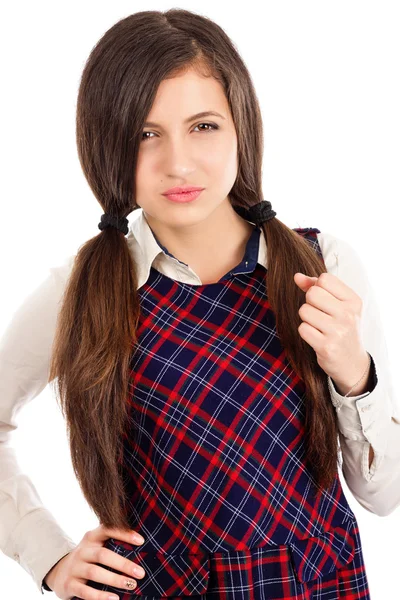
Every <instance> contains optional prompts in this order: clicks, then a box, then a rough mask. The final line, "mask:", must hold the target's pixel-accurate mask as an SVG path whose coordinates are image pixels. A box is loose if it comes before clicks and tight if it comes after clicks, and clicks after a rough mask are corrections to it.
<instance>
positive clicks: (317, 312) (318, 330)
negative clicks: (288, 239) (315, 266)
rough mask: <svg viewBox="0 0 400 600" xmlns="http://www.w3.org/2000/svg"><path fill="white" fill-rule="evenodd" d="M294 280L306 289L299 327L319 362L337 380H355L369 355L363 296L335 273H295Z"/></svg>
mask: <svg viewBox="0 0 400 600" xmlns="http://www.w3.org/2000/svg"><path fill="white" fill-rule="evenodd" d="M294 281H295V283H296V285H298V286H299V288H300V289H301V290H303V291H304V292H306V302H305V304H302V305H301V307H300V309H299V315H300V317H301V319H302V320H303V322H302V323H301V324H300V325H299V327H298V331H299V334H300V336H301V337H302V338H303V339H304V340H305V341H306V342H307V343H308V344H310V346H311V347H312V348H313V349H314V350H315V352H316V355H317V361H318V364H319V366H320V367H321V368H322V369H323V370H324V371H325V373H326V374H327V375H328V376H330V377H331V378H332V379H334V380H338V381H353V380H354V378H356V377H357V375H356V373H359V374H360V376H361V375H362V368H363V367H362V366H363V365H365V359H366V350H365V349H364V348H363V345H362V341H361V326H360V325H361V311H362V306H363V303H362V299H361V298H360V297H359V296H358V295H357V294H356V293H355V292H354V290H352V289H351V288H350V287H349V286H348V285H346V284H345V283H344V282H343V281H342V280H341V279H339V278H338V277H336V276H335V275H333V274H332V273H322V274H321V275H320V276H319V277H310V276H308V275H305V274H303V273H295V275H294ZM364 368H365V367H364ZM354 383H356V382H355V381H354Z"/></svg>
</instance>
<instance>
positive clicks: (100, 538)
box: [45, 525, 144, 600]
mask: <svg viewBox="0 0 400 600" xmlns="http://www.w3.org/2000/svg"><path fill="white" fill-rule="evenodd" d="M133 533H134V532H133V531H126V530H119V529H107V528H105V527H104V526H103V525H99V527H96V529H93V530H91V531H87V532H86V533H85V535H84V536H83V538H82V540H81V541H80V543H79V544H78V545H77V546H76V548H74V549H73V550H72V551H71V552H69V554H67V555H66V556H64V557H63V558H62V559H61V560H59V561H58V562H57V563H56V564H55V565H54V566H53V567H52V569H50V571H49V572H48V573H47V575H46V577H45V582H46V583H47V585H48V586H49V588H51V589H52V590H53V592H55V594H56V596H57V598H61V599H62V600H69V599H71V598H73V597H74V596H77V597H78V598H81V599H82V600H103V599H104V600H108V598H110V596H112V594H111V593H110V592H100V591H99V590H97V589H95V588H92V587H90V586H87V585H85V583H87V581H88V580H89V579H90V580H91V581H96V582H99V583H105V584H106V585H112V586H114V587H118V588H121V590H124V591H126V590H132V589H134V588H128V587H126V585H125V583H126V579H127V576H128V578H129V579H130V580H132V576H133V575H134V576H135V577H136V578H139V579H142V578H143V577H144V575H137V574H136V573H135V574H134V572H133V568H134V567H135V566H138V567H140V565H136V564H135V563H134V562H133V561H131V560H130V559H129V558H124V557H123V556H120V555H119V554H117V553H116V552H113V551H112V550H109V549H108V548H105V547H104V546H103V543H104V541H105V540H107V539H109V538H114V539H119V540H121V541H124V542H128V543H129V544H138V543H140V542H136V541H134V540H133V538H132V535H133ZM96 563H101V564H102V565H107V566H109V567H112V568H113V569H115V570H116V571H121V573H126V575H119V574H117V573H113V572H111V571H108V570H107V569H103V568H102V567H99V566H98V565H97V564H96ZM133 581H134V582H135V587H136V584H137V581H136V580H133ZM115 597H116V598H118V596H115Z"/></svg>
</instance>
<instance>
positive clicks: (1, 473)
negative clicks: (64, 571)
mask: <svg viewBox="0 0 400 600" xmlns="http://www.w3.org/2000/svg"><path fill="white" fill-rule="evenodd" d="M72 258H73V257H70V258H69V259H67V261H66V262H65V263H64V264H63V265H61V266H58V267H53V268H50V272H49V273H48V274H47V275H46V277H45V278H44V279H43V280H42V281H41V283H40V284H39V285H38V286H37V287H36V289H35V290H34V291H33V292H32V293H30V294H29V296H28V297H27V298H26V299H25V300H24V301H23V303H22V304H21V305H20V306H19V307H18V308H17V310H16V311H15V313H14V314H13V316H12V318H11V321H10V323H9V324H8V326H7V328H6V330H5V332H4V333H3V335H2V337H1V339H0V549H1V550H2V552H3V553H4V554H5V555H6V556H8V557H10V558H11V559H13V560H15V561H17V562H18V563H19V564H20V565H21V567H22V568H23V569H25V571H26V572H27V573H28V574H29V575H30V576H31V577H32V578H33V580H34V581H35V583H36V585H37V587H38V589H39V591H40V592H41V593H42V594H43V593H44V589H47V590H49V588H48V587H44V586H43V578H44V577H45V576H46V575H47V573H48V572H49V570H50V569H51V567H52V566H54V565H55V564H56V563H57V562H58V561H59V560H60V559H61V558H62V557H63V556H65V555H66V554H68V553H69V552H70V551H71V550H73V548H75V547H76V545H77V544H75V542H74V541H73V540H72V539H71V538H70V537H69V536H68V535H67V533H66V532H65V531H64V530H63V529H62V527H61V526H60V524H59V523H57V521H56V520H55V518H54V516H53V514H52V513H51V512H50V511H49V510H48V509H47V508H46V507H45V506H44V505H43V503H42V500H41V498H40V496H39V493H38V491H37V489H36V487H35V485H34V483H33V482H32V480H31V479H30V477H29V476H28V475H27V474H25V473H23V472H22V469H21V467H20V465H19V462H18V457H17V455H16V450H15V448H14V446H13V444H12V432H13V431H15V429H16V428H17V416H18V413H19V411H20V410H21V409H22V408H23V406H25V405H26V404H27V403H28V402H30V401H31V400H33V399H34V398H36V397H37V396H38V395H39V394H40V392H41V391H42V390H43V389H44V388H45V387H46V385H47V383H48V375H49V364H50V351H51V345H52V341H53V336H54V331H55V325H56V317H57V313H58V307H59V302H60V300H61V296H62V292H63V287H64V282H65V280H66V275H67V273H68V270H69V268H70V265H71V264H72V263H71V260H72ZM62 274H64V276H62Z"/></svg>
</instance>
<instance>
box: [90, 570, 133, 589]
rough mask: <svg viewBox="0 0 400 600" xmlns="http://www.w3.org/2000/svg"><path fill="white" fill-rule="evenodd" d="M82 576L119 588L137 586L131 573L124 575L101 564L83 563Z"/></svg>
mask: <svg viewBox="0 0 400 600" xmlns="http://www.w3.org/2000/svg"><path fill="white" fill-rule="evenodd" d="M83 566H84V569H83V574H84V578H85V579H86V580H87V581H93V582H95V583H101V584H102V585H108V586H112V587H116V588H120V589H121V590H125V591H127V590H134V589H136V587H137V581H136V579H134V578H133V577H132V575H129V576H127V575H125V574H122V575H121V573H114V572H113V571H111V570H110V569H107V568H106V567H104V566H102V565H97V564H91V563H83Z"/></svg>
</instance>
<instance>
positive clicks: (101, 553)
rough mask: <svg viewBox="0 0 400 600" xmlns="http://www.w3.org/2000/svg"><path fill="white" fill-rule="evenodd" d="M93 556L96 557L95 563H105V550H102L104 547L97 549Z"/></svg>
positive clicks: (106, 552) (106, 554)
mask: <svg viewBox="0 0 400 600" xmlns="http://www.w3.org/2000/svg"><path fill="white" fill-rule="evenodd" d="M95 555H96V562H100V563H105V562H106V557H107V556H108V551H107V548H104V546H101V547H100V548H97V549H96V552H95Z"/></svg>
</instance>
